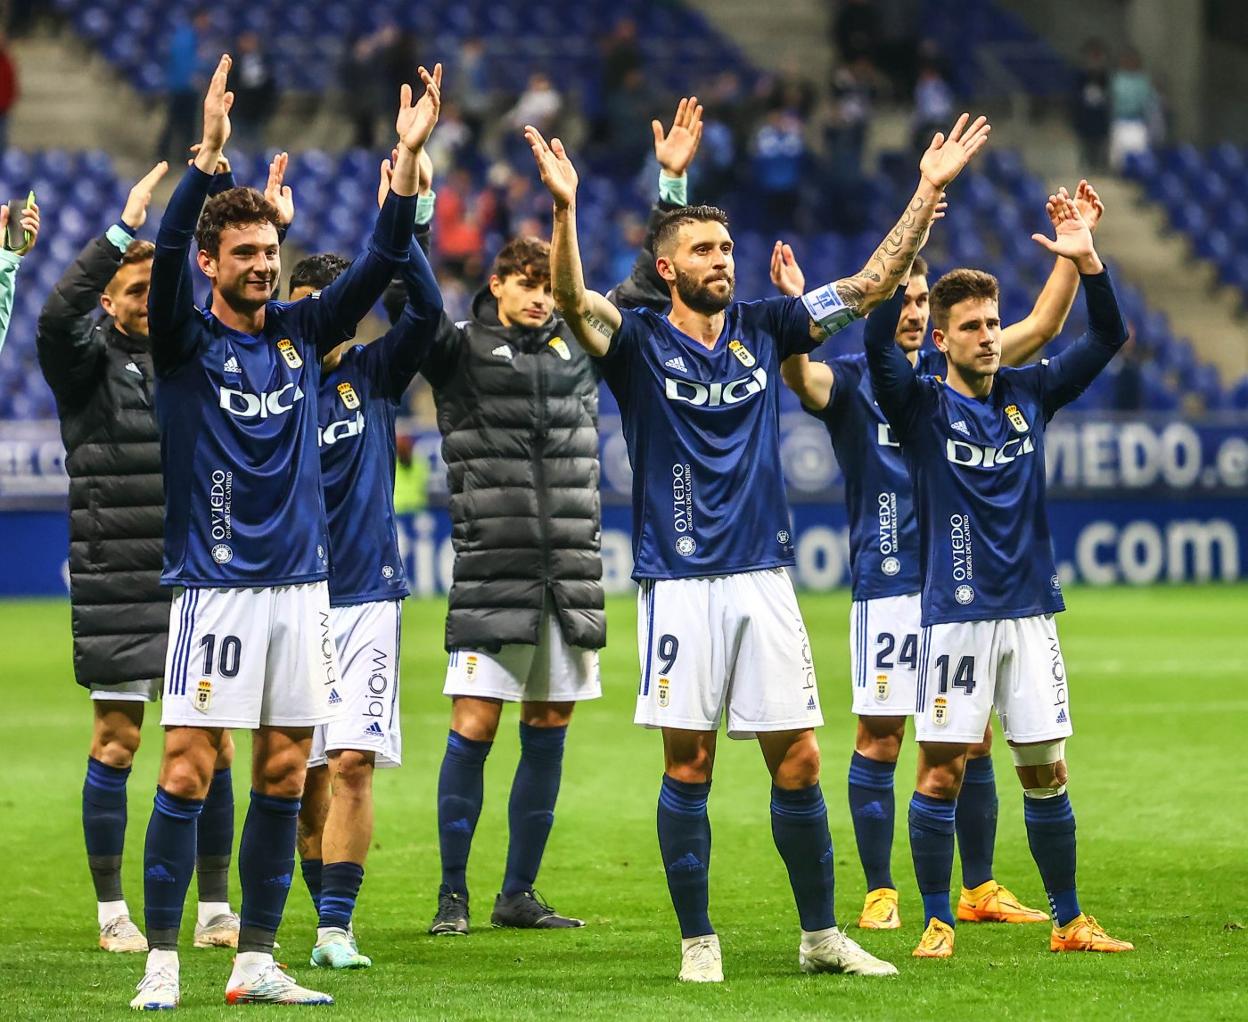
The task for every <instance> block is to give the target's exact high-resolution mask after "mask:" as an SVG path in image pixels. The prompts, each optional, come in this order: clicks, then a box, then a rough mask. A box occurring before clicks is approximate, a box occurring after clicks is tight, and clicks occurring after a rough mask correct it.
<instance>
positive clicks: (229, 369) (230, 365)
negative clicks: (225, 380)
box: [221, 355, 243, 373]
mask: <svg viewBox="0 0 1248 1022" xmlns="http://www.w3.org/2000/svg"><path fill="white" fill-rule="evenodd" d="M221 371H222V372H223V373H241V372H242V371H243V367H242V366H240V365H239V364H238V359H237V358H235V357H234V356H233V355H231V356H230V357H229V358H227V359H226V360H225V365H223V366H222V367H221Z"/></svg>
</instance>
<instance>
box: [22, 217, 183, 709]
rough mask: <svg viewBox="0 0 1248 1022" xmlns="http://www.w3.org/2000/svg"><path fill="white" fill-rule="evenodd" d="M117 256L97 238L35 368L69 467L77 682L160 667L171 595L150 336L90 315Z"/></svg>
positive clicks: (61, 294)
mask: <svg viewBox="0 0 1248 1022" xmlns="http://www.w3.org/2000/svg"><path fill="white" fill-rule="evenodd" d="M120 265H121V252H120V251H118V249H117V247H116V246H115V245H113V244H112V242H110V241H109V240H108V239H107V238H105V237H100V238H97V239H95V240H94V241H92V242H90V243H89V244H88V245H87V247H86V248H84V249H83V251H82V252H81V253H80V254H79V256H78V258H77V260H75V262H74V263H73V265H72V266H70V267H69V269H68V270H66V271H65V275H64V276H63V277H62V278H61V280H60V282H59V283H58V284H57V285H56V289H55V290H54V291H53V292H52V294H51V295H50V296H49V298H48V300H47V303H46V304H45V305H44V307H43V312H42V314H41V315H40V317H39V328H38V334H37V344H38V350H39V364H40V366H41V368H42V369H43V375H44V377H45V379H47V381H48V385H49V386H50V387H51V388H52V393H53V395H54V396H55V398H56V406H57V410H58V412H59V413H60V418H61V438H62V439H63V441H64V443H65V468H66V470H67V471H68V473H69V509H70V510H69V536H70V548H69V583H70V602H71V604H72V612H73V635H74V674H75V676H76V677H77V680H78V684H80V685H84V686H90V685H93V684H94V685H114V684H119V683H121V682H127V681H140V680H145V679H149V678H160V677H162V676H163V675H164V673H165V647H166V644H167V641H168V629H169V603H170V599H171V593H170V591H169V590H167V589H163V588H162V587H161V585H160V570H161V552H162V549H163V535H164V494H163V491H162V489H161V473H160V437H159V434H158V433H157V430H156V418H155V414H154V412H153V410H152V378H153V376H152V361H151V357H150V355H149V354H148V352H147V350H146V343H145V342H139V341H136V340H135V339H133V338H130V337H127V336H126V335H125V334H123V333H121V332H120V331H119V330H117V328H116V327H115V326H114V325H113V321H112V319H111V318H109V317H104V318H102V319H99V320H97V319H95V314H96V313H97V312H98V311H99V297H100V293H101V292H102V291H103V290H104V288H105V286H106V285H107V284H108V282H109V280H111V279H112V277H113V274H115V273H116V272H117V268H118V267H119V266H120Z"/></svg>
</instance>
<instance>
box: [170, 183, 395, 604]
mask: <svg viewBox="0 0 1248 1022" xmlns="http://www.w3.org/2000/svg"><path fill="white" fill-rule="evenodd" d="M211 180H212V178H211V177H209V176H208V175H206V174H203V173H201V172H200V171H198V170H197V169H195V168H191V169H190V170H189V171H188V172H187V174H186V175H185V176H184V177H183V179H182V181H181V182H180V183H179V185H178V188H177V190H176V191H175V192H174V195H173V197H172V198H171V199H170V202H169V205H168V207H167V208H166V210H165V215H164V218H163V219H162V221H161V225H160V231H159V234H158V235H157V241H156V254H155V258H154V260H153V264H152V285H151V292H150V295H149V299H148V307H149V326H150V330H151V337H152V358H153V362H154V364H155V367H156V373H157V378H156V402H155V403H156V417H157V422H158V425H159V427H160V437H161V461H162V466H163V471H164V487H165V558H164V560H165V566H164V571H163V573H162V575H161V579H162V581H163V582H164V583H165V584H167V585H172V584H178V585H187V586H212V587H222V588H231V587H258V586H277V585H289V584H292V583H299V582H311V581H317V580H320V579H324V578H325V577H326V575H327V570H328V566H329V541H328V535H327V531H326V523H325V508H324V503H323V497H322V493H321V469H320V457H319V453H318V450H317V439H318V429H317V409H316V395H317V387H318V384H319V382H320V357H321V355H322V354H323V353H324V352H326V351H328V350H330V349H331V348H333V347H335V346H336V345H337V344H339V343H341V342H342V341H344V340H346V339H348V338H349V337H350V336H351V335H352V334H353V332H354V330H355V326H356V324H357V323H358V322H359V320H360V319H361V318H363V316H364V315H365V314H366V313H367V312H368V310H369V309H370V308H371V307H372V305H373V304H374V302H376V301H377V299H378V298H380V297H381V294H382V292H383V291H384V290H385V288H386V286H387V284H388V283H389V282H390V278H391V277H392V276H393V273H394V269H395V267H396V266H397V265H398V264H400V263H403V262H405V261H406V259H407V249H408V245H409V244H410V242H411V233H412V221H413V217H414V208H415V199H414V197H408V198H406V199H400V198H399V197H397V196H393V195H392V196H391V197H390V198H389V199H388V200H387V202H386V206H385V207H384V208H383V210H382V213H381V214H380V215H379V217H378V221H377V228H376V231H375V232H374V235H373V238H372V240H371V242H370V244H369V249H368V251H367V252H366V253H365V254H364V255H362V256H361V257H360V258H358V259H356V260H355V262H353V263H352V264H351V266H350V267H349V268H348V269H347V270H346V271H345V272H344V273H343V274H342V275H341V276H340V277H339V278H338V279H337V280H336V281H334V283H333V284H331V285H330V286H329V287H328V288H326V289H325V290H324V291H322V292H319V293H317V294H315V295H313V296H311V297H309V298H305V299H303V300H302V301H300V302H295V303H293V304H292V303H284V302H270V303H268V305H267V307H266V309H265V319H264V327H263V329H262V330H261V331H260V332H259V333H258V334H255V335H250V334H244V333H239V332H238V331H236V330H232V329H230V328H229V327H227V326H225V324H223V323H222V322H221V321H220V320H219V319H217V318H216V317H215V316H214V315H213V314H212V313H211V312H208V311H204V310H199V309H196V308H195V307H194V305H193V301H192V297H191V291H192V288H191V279H190V270H189V267H188V265H187V252H188V249H189V247H190V242H191V237H192V235H193V233H194V229H195V223H196V220H197V219H198V216H199V211H200V208H201V207H202V205H203V202H204V198H205V197H206V195H207V193H208V187H209V184H210V182H211Z"/></svg>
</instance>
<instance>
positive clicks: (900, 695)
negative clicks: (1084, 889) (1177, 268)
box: [771, 181, 1104, 930]
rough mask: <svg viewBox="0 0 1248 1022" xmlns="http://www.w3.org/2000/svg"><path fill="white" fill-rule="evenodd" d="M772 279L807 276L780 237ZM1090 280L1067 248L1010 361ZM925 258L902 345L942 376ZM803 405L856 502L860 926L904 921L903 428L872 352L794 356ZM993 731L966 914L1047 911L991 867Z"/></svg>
mask: <svg viewBox="0 0 1248 1022" xmlns="http://www.w3.org/2000/svg"><path fill="white" fill-rule="evenodd" d="M1075 202H1076V205H1078V207H1079V209H1080V212H1081V213H1083V215H1084V217H1085V219H1086V220H1087V221H1088V225H1089V227H1090V228H1092V229H1093V230H1094V229H1095V227H1096V224H1097V222H1098V221H1099V220H1100V216H1101V213H1102V212H1103V210H1104V206H1103V205H1102V204H1101V201H1100V197H1099V196H1098V195H1097V194H1096V191H1095V189H1093V188H1092V187H1091V186H1090V185H1089V184H1088V182H1087V181H1080V182H1079V187H1078V188H1077V189H1076V194H1075ZM771 278H772V282H773V283H774V284H776V286H777V287H778V288H779V290H780V291H781V292H782V293H783V294H788V295H800V294H802V292H803V291H804V290H805V276H804V274H803V273H802V270H801V267H800V266H799V265H798V263H797V260H796V259H795V258H794V256H793V250H792V248H790V247H789V246H787V245H784V244H782V243H781V242H779V241H777V242H776V246H775V249H774V251H773V252H772V263H771ZM1078 289H1079V273H1078V271H1077V270H1076V269H1075V266H1074V263H1072V262H1071V261H1070V260H1069V259H1065V258H1062V257H1058V259H1057V261H1056V263H1055V265H1054V267H1053V272H1052V274H1051V275H1050V277H1049V280H1048V282H1047V283H1046V284H1045V286H1044V289H1043V290H1042V291H1041V293H1040V295H1039V297H1038V298H1037V299H1036V304H1035V307H1034V308H1033V309H1032V311H1031V313H1030V314H1029V315H1028V316H1026V317H1025V318H1023V319H1022V320H1020V321H1019V322H1017V323H1012V324H1010V325H1009V326H1007V327H1004V328H1003V329H1002V330H1001V361H1002V362H1003V363H1004V364H1006V365H1020V364H1022V363H1024V362H1026V361H1027V360H1028V359H1030V358H1031V357H1032V356H1033V355H1034V354H1035V353H1036V352H1037V351H1038V350H1039V349H1040V348H1041V347H1042V346H1043V345H1044V344H1045V343H1046V342H1048V341H1049V340H1051V339H1052V338H1053V337H1055V336H1056V335H1057V334H1058V333H1059V332H1060V331H1061V329H1062V324H1063V323H1064V322H1065V320H1066V316H1067V314H1068V313H1069V312H1070V307H1071V305H1072V304H1073V302H1074V300H1075V294H1076V293H1077V291H1078ZM928 313H929V305H928V285H927V264H926V263H925V262H924V260H923V257H922V256H918V257H916V258H915V261H914V266H913V267H912V268H911V272H910V279H909V280H908V281H907V282H906V288H905V297H904V299H903V305H902V310H901V318H900V320H899V321H898V323H897V331H896V341H897V346H898V347H899V348H900V349H901V350H902V351H903V352H904V353H905V355H906V359H907V360H908V361H909V362H910V364H911V365H913V366H914V367H915V370H916V371H917V372H918V373H919V374H920V375H925V376H937V375H944V372H945V356H944V354H943V353H942V352H939V351H935V350H932V349H928V350H922V346H923V338H924V337H925V336H926V334H927V324H928ZM781 372H782V373H783V375H784V380H785V383H786V384H788V386H789V387H791V388H792V389H793V390H794V392H795V393H796V394H797V395H798V397H800V398H801V400H802V406H803V407H804V408H805V409H806V410H807V411H808V412H810V414H811V415H814V416H815V417H816V418H818V419H819V420H820V421H821V422H823V423H824V425H826V426H827V428H828V433H829V435H830V436H831V438H832V447H833V449H834V450H835V452H836V460H837V463H838V464H839V465H840V467H841V472H842V474H843V475H844V478H845V503H846V507H847V510H848V512H849V532H850V548H849V552H850V572H851V576H852V583H853V593H854V603H853V607H852V609H851V611H850V640H849V641H850V665H851V670H850V677H851V678H852V692H853V711H854V713H855V714H857V716H858V732H857V735H856V737H855V742H854V754H853V757H852V758H851V760H850V766H849V806H850V813H851V816H852V818H853V821H854V836H855V837H856V838H857V844H858V857H859V859H860V860H861V861H862V866H863V871H864V872H865V874H866V879H867V896H866V900H865V903H864V905H863V910H862V913H861V915H860V916H859V918H858V925H859V926H860V927H863V928H866V929H880V930H889V929H895V928H896V927H898V926H900V925H901V918H900V913H899V910H898V897H897V888H896V885H895V884H894V882H893V877H892V870H891V860H892V849H893V821H894V804H895V803H894V796H893V773H894V770H895V768H896V766H897V756H898V754H899V752H900V750H901V742H902V739H903V738H904V737H905V730H906V718H907V717H908V716H910V715H911V714H913V713H914V700H915V683H916V676H917V673H918V671H917V666H918V645H919V642H918V640H919V629H920V624H919V618H920V605H919V604H920V601H919V591H920V589H922V573H921V571H920V567H919V531H918V525H917V524H916V522H915V520H914V507H913V500H912V497H911V492H910V477H909V474H908V473H907V471H906V464H905V459H904V458H903V457H902V454H901V449H900V447H899V445H898V443H897V440H896V438H895V437H894V436H893V435H892V432H891V431H890V430H889V428H888V423H887V422H886V421H885V419H884V415H883V413H882V412H881V411H880V409H879V406H878V405H877V404H876V401H875V395H874V393H873V392H872V390H871V380H870V376H869V375H868V374H867V365H866V355H865V354H864V353H862V352H858V353H857V354H850V355H840V356H837V357H836V358H832V359H829V360H828V361H827V362H826V363H825V362H814V361H812V360H811V359H810V357H809V356H807V355H793V356H790V357H789V358H788V359H786V360H785V362H784V364H783V365H782V366H781ZM991 747H992V729H991V727H988V728H987V729H985V731H984V738H983V742H982V743H977V744H975V745H973V746H972V747H971V748H970V750H969V751H968V754H967V765H966V775H965V778H964V782H963V787H962V792H961V794H960V796H959V798H958V808H957V837H958V849H959V852H960V854H961V859H962V891H961V894H960V896H959V898H958V910H957V916H958V919H959V920H962V921H966V922H1004V923H1026V922H1044V921H1045V920H1047V919H1048V916H1047V915H1046V914H1045V913H1044V912H1040V911H1037V910H1036V909H1033V908H1028V907H1027V906H1025V905H1023V904H1021V903H1020V902H1019V900H1018V898H1017V897H1015V896H1014V894H1013V893H1011V892H1010V891H1009V890H1008V889H1007V888H1005V887H1004V886H1002V885H1001V884H999V883H997V882H996V880H995V879H994V877H993V868H992V864H993V851H994V848H995V845H996V831H997V789H996V779H995V775H994V772H993V767H992V758H991Z"/></svg>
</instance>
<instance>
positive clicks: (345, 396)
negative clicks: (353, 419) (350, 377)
mask: <svg viewBox="0 0 1248 1022" xmlns="http://www.w3.org/2000/svg"><path fill="white" fill-rule="evenodd" d="M338 396H339V397H340V398H342V403H343V404H344V405H346V406H347V407H348V408H350V409H351V410H352V411H355V409H357V408H359V407H360V399H359V397H357V396H356V393H355V388H354V387H352V386H351V384H350V383H340V384H338Z"/></svg>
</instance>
